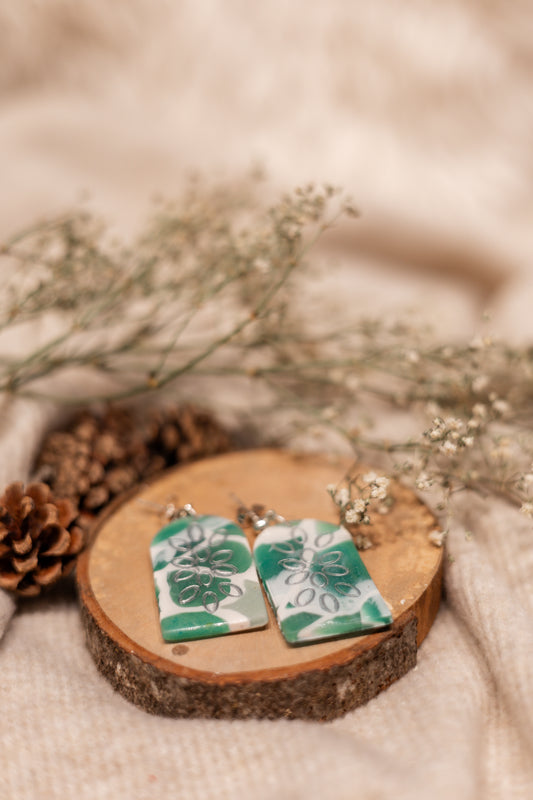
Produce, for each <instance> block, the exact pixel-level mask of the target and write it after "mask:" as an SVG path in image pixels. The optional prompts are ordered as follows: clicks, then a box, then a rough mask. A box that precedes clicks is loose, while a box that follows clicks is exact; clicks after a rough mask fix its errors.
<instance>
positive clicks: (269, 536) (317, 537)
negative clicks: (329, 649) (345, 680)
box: [254, 519, 392, 645]
mask: <svg viewBox="0 0 533 800" xmlns="http://www.w3.org/2000/svg"><path fill="white" fill-rule="evenodd" d="M254 558H255V562H256V566H257V570H258V572H259V576H260V578H261V580H262V582H263V585H264V587H265V590H266V592H267V594H268V597H269V599H270V602H271V604H272V607H273V609H274V611H275V614H276V619H277V621H278V624H279V627H280V629H281V632H282V634H283V636H284V637H285V639H286V641H287V642H289V644H293V645H296V644H308V643H311V642H316V641H320V640H322V639H329V638H332V637H337V636H347V635H350V634H355V633H362V632H367V631H371V630H376V629H379V628H384V627H386V626H387V625H390V624H391V622H392V615H391V612H390V609H389V607H388V605H387V603H386V602H385V600H384V599H383V597H382V596H381V595H380V593H379V591H378V589H377V587H376V585H375V584H374V582H373V580H372V579H371V577H370V575H369V573H368V570H367V569H366V567H365V565H364V564H363V561H362V559H361V556H360V555H359V553H358V552H357V549H356V547H355V545H354V543H353V540H352V537H351V536H350V534H349V533H348V531H347V530H346V529H345V528H343V527H342V526H339V525H334V524H332V523H330V522H322V521H320V520H316V519H301V520H291V521H290V522H286V523H283V524H278V525H273V526H272V527H270V528H267V529H266V530H265V531H263V533H261V534H260V535H259V536H258V537H257V539H256V542H255V545H254Z"/></svg>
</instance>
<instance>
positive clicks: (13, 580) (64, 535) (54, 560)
mask: <svg viewBox="0 0 533 800" xmlns="http://www.w3.org/2000/svg"><path fill="white" fill-rule="evenodd" d="M84 543H85V532H84V529H83V528H82V527H81V524H80V520H79V519H78V512H77V510H76V507H75V506H74V505H73V504H72V503H71V502H70V501H69V500H66V499H56V498H54V497H53V496H52V492H51V491H50V488H49V487H48V486H46V484H44V483H31V484H29V485H28V486H27V487H26V488H24V485H23V484H22V483H20V482H17V483H11V484H10V485H9V486H8V487H7V488H6V490H5V491H4V494H3V495H2V496H1V497H0V587H1V588H2V589H10V590H12V591H15V592H16V593H17V594H19V595H21V596H23V597H34V596H36V595H38V594H39V593H40V591H41V589H42V588H43V587H45V586H50V585H51V584H52V583H55V582H56V581H57V580H58V579H59V578H60V577H61V576H62V575H66V574H67V573H68V572H70V570H71V569H72V567H73V566H74V564H75V560H76V556H77V554H78V553H79V552H80V550H81V549H82V547H83V545H84Z"/></svg>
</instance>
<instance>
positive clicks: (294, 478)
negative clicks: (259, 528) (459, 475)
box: [77, 450, 442, 720]
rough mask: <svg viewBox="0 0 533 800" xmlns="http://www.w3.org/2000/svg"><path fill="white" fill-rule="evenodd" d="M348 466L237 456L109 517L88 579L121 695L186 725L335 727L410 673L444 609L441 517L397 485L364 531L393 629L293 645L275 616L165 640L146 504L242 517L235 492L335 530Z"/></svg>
mask: <svg viewBox="0 0 533 800" xmlns="http://www.w3.org/2000/svg"><path fill="white" fill-rule="evenodd" d="M348 467H349V462H347V461H346V460H343V459H340V458H337V457H328V456H323V455H322V456H315V455H295V454H293V453H287V452H283V451H278V450H249V451H244V452H236V453H230V454H227V455H223V456H218V457H215V458H209V459H205V460H203V461H198V462H195V463H192V464H189V465H187V466H184V467H181V468H178V469H176V470H172V471H170V472H168V473H165V474H164V475H163V476H162V477H159V478H158V479H157V480H156V481H155V482H153V483H152V484H151V485H148V486H146V485H144V486H143V487H140V490H139V491H138V493H136V494H135V495H130V496H129V497H128V498H127V499H126V500H125V501H123V502H122V503H121V504H120V505H118V506H116V507H115V508H113V509H110V510H109V511H108V512H107V513H106V514H105V515H104V516H103V517H102V518H101V519H100V520H99V522H98V524H97V527H96V530H95V535H94V539H93V542H92V546H91V547H90V548H89V549H87V550H86V551H85V552H84V553H83V554H82V556H81V557H80V559H79V562H78V569H77V580H78V587H79V593H80V600H81V606H82V610H83V618H84V622H85V627H86V631H87V639H88V646H89V649H90V651H91V653H92V655H93V657H94V659H95V661H96V664H97V666H98V668H99V669H100V671H101V672H102V673H103V674H104V675H105V677H106V678H108V680H109V681H110V682H111V683H112V684H113V686H114V687H115V688H116V689H117V691H119V692H120V693H121V694H122V695H124V696H125V697H127V698H128V699H129V700H131V701H133V702H134V703H136V704H137V705H138V706H140V707H141V708H144V709H145V710H147V711H150V712H153V713H157V714H165V715H169V716H175V717H225V718H232V717H240V718H243V717H268V718H276V717H288V718H302V719H320V720H326V719H332V718H334V717H337V716H339V715H341V714H343V713H345V712H346V711H348V710H349V709H352V708H354V707H355V706H358V705H360V704H362V703H364V702H366V701H367V700H369V699H370V698H372V697H374V696H375V695H376V694H377V693H378V692H380V691H381V690H382V689H385V688H386V687H387V686H389V685H390V684H391V683H392V682H393V681H395V680H397V679H398V678H400V677H401V676H402V675H404V674H405V673H406V672H407V671H408V670H409V669H411V667H413V666H414V665H415V664H416V654H417V646H418V645H420V643H421V642H422V640H423V639H424V637H425V636H426V634H427V633H428V631H429V629H430V627H431V624H432V622H433V620H434V618H435V615H436V613H437V609H438V606H439V600H440V594H441V583H442V550H441V549H439V548H436V547H434V546H432V545H431V544H430V543H429V542H428V533H429V532H430V531H431V530H432V529H433V528H434V527H435V526H436V522H435V519H434V517H433V516H432V514H431V513H430V512H429V510H428V509H427V508H426V507H425V506H424V505H423V504H422V503H421V502H420V501H419V500H418V499H417V498H416V496H415V495H414V494H413V492H411V491H410V490H408V489H406V488H404V487H402V486H399V485H394V486H393V489H392V494H393V496H394V498H395V503H394V505H393V507H392V509H391V511H390V512H389V513H388V514H386V515H383V516H380V515H379V514H375V515H374V521H373V523H372V525H371V526H369V528H365V533H367V532H368V533H369V534H370V535H371V537H372V539H373V541H374V543H375V546H374V547H373V548H372V549H370V550H366V551H364V552H363V553H361V556H362V558H363V560H364V562H365V564H366V566H367V568H368V570H369V572H370V575H371V576H372V578H373V580H374V582H375V584H376V585H377V587H378V589H379V591H380V592H381V594H382V596H383V597H384V598H385V600H386V601H387V602H388V603H389V605H390V606H391V608H392V611H393V619H394V622H393V624H392V626H391V627H390V628H389V629H387V630H384V631H380V632H378V633H373V634H367V635H362V636H361V635H360V636H353V637H349V638H343V639H337V640H330V641H327V642H321V643H318V644H312V645H307V646H301V647H291V646H289V645H288V644H286V642H285V640H284V639H283V637H282V636H281V633H280V631H279V629H278V626H277V624H276V622H275V620H274V617H273V615H272V613H271V609H270V607H269V612H270V619H269V624H268V626H267V627H266V628H264V629H262V630H256V631H248V632H245V633H235V634H231V635H226V636H219V637H216V638H213V639H201V640H197V641H190V642H187V643H186V644H185V643H180V644H172V643H166V642H165V641H164V640H163V639H162V637H161V633H160V627H159V615H158V609H157V604H156V598H155V592H154V582H153V577H152V567H151V561H150V557H149V544H150V541H151V539H152V537H153V536H154V535H155V533H156V532H157V530H158V529H159V528H160V527H161V526H162V524H164V520H163V518H162V516H161V515H159V514H158V513H157V511H154V510H153V509H151V508H150V507H149V506H147V505H146V504H144V503H140V502H138V501H139V499H142V500H147V501H150V502H151V503H159V504H162V505H165V504H167V503H168V502H175V503H177V504H179V505H182V504H184V503H192V504H193V506H194V507H195V508H196V509H197V511H198V513H215V514H220V515H221V516H226V517H228V518H229V519H234V518H235V510H236V503H235V500H234V495H238V496H239V497H240V498H241V499H242V500H243V501H245V502H246V503H247V504H252V503H254V502H261V503H264V504H266V505H267V506H269V507H272V508H275V509H276V510H277V511H278V512H279V513H282V514H283V515H284V516H285V517H286V518H288V519H290V518H293V519H294V518H297V519H300V518H302V517H315V518H317V519H323V520H326V521H330V522H337V521H338V518H337V515H336V509H335V507H334V504H333V503H332V501H331V499H330V497H329V495H328V494H327V492H326V486H327V485H328V484H330V483H337V482H338V481H339V480H340V479H341V478H342V476H343V475H344V473H345V472H346V469H347V468H348ZM250 539H253V536H252V535H251V534H250ZM267 605H268V604H267Z"/></svg>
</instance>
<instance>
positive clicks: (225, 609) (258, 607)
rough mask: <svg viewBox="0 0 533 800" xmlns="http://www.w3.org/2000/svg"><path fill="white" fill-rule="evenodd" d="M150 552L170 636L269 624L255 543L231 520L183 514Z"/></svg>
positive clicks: (180, 638) (195, 635)
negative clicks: (184, 515)
mask: <svg viewBox="0 0 533 800" xmlns="http://www.w3.org/2000/svg"><path fill="white" fill-rule="evenodd" d="M150 556H151V559H152V568H153V573H154V582H155V591H156V597H157V603H158V606H159V618H160V623H161V632H162V634H163V638H164V639H165V640H166V641H167V642H180V641H184V640H188V639H203V638H206V637H210V636H221V635H223V634H226V633H234V632H236V631H245V630H250V629H252V628H261V627H263V626H264V625H266V624H267V622H268V615H267V610H266V608H265V603H264V600H263V596H262V593H261V587H260V585H259V580H258V578H257V572H256V569H255V566H254V563H253V559H252V553H251V550H250V545H249V544H248V540H247V539H246V536H245V534H244V532H243V531H242V529H241V528H240V527H239V526H238V525H236V524H235V523H233V522H231V520H229V519H226V518H225V517H218V516H213V515H210V514H203V515H198V516H194V517H186V518H183V519H177V520H175V521H174V522H171V523H169V524H168V525H165V527H164V528H161V530H160V531H158V533H157V534H156V535H155V536H154V538H153V540H152V543H151V545H150Z"/></svg>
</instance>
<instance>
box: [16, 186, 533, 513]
mask: <svg viewBox="0 0 533 800" xmlns="http://www.w3.org/2000/svg"><path fill="white" fill-rule="evenodd" d="M353 213H355V212H354V211H353V209H352V207H351V205H350V203H348V202H347V201H346V200H345V199H344V198H343V196H342V194H341V193H339V192H338V191H337V190H335V189H332V188H331V187H326V188H324V189H317V188H315V187H313V186H307V187H303V188H299V189H297V190H295V191H294V192H292V193H290V194H287V195H286V196H283V197H282V198H281V199H280V200H279V202H277V203H276V204H275V205H274V206H272V207H271V208H270V209H265V208H264V207H263V206H262V204H261V202H259V201H258V200H257V192H256V191H255V190H253V189H251V188H250V186H248V185H243V186H241V187H239V188H238V189H235V188H231V189H230V188H228V187H227V186H226V187H222V188H215V189H206V188H205V187H202V185H201V184H199V183H196V184H193V185H192V186H191V187H190V189H189V190H188V191H187V193H186V194H185V196H184V197H182V198H181V200H180V201H179V202H177V203H175V204H172V205H171V204H166V205H161V206H159V207H158V209H157V210H156V212H155V214H154V215H153V216H152V218H151V219H150V220H149V222H148V224H147V226H146V229H145V230H144V231H143V232H142V233H141V235H140V236H139V237H138V238H137V239H136V240H135V241H134V242H132V243H131V244H130V245H128V246H123V245H117V244H114V243H113V242H112V241H111V239H110V235H109V233H108V231H107V229H106V226H105V225H103V224H102V223H100V222H98V221H96V220H95V219H94V218H93V217H91V216H89V215H86V214H73V215H67V216H65V217H62V218H59V219H55V220H51V221H48V222H45V223H42V224H39V225H35V226H33V227H32V228H31V229H29V230H26V231H22V232H20V233H18V234H17V235H15V236H13V237H12V238H11V239H10V240H9V241H7V242H5V243H4V245H3V246H2V247H0V270H1V274H2V280H3V292H2V298H1V300H0V353H2V356H1V357H0V391H3V392H5V393H14V394H18V395H22V396H31V397H54V399H56V400H61V401H64V402H77V403H79V402H80V400H81V399H83V401H84V402H86V401H87V400H92V399H118V398H125V397H132V396H135V395H142V394H148V393H154V392H158V391H160V390H161V389H162V388H163V387H168V386H170V385H171V384H174V385H175V387H176V389H175V390H176V391H179V389H178V387H179V381H180V380H181V379H182V378H184V377H186V376H196V377H197V378H201V377H203V376H208V377H209V379H210V380H211V382H212V381H213V379H218V380H219V382H220V385H221V386H222V385H224V384H225V383H226V382H227V381H228V380H230V379H232V378H235V379H237V380H240V381H241V382H244V383H245V384H246V386H248V385H250V384H251V385H252V386H253V387H255V388H256V390H257V391H255V392H254V397H265V398H267V399H266V400H265V403H264V407H263V408H261V409H260V410H259V411H258V412H257V414H256V419H261V420H262V419H263V418H264V417H263V415H266V414H267V413H269V414H271V413H275V414H280V413H281V416H282V419H283V422H282V423H281V422H280V424H279V425H278V428H277V430H278V436H277V441H286V440H287V439H290V438H291V437H295V436H298V435H299V433H300V432H302V431H306V432H307V433H309V432H312V433H313V435H315V434H317V435H318V434H319V433H320V431H323V430H327V431H330V432H333V433H334V434H335V435H338V436H339V437H341V438H342V440H343V441H344V442H348V443H349V445H350V446H351V448H352V450H353V452H354V455H357V457H358V458H361V459H363V460H364V459H367V460H368V456H371V457H372V458H373V459H374V460H375V461H376V462H378V463H381V464H382V467H383V469H384V471H385V472H386V473H387V474H389V475H391V476H395V477H399V478H401V479H402V480H407V481H409V482H410V483H411V484H412V485H413V486H414V487H416V489H417V490H418V491H420V492H426V491H428V492H432V493H434V492H435V491H436V490H440V492H441V495H442V500H441V502H440V507H441V508H444V506H445V504H446V502H447V500H448V499H449V497H450V496H451V495H452V494H453V493H454V492H456V491H459V490H462V489H473V490H475V491H477V492H479V493H482V494H488V493H491V494H496V495H499V496H503V497H505V498H507V499H508V500H511V501H512V502H514V503H516V504H517V505H518V507H520V508H521V510H522V512H523V513H524V514H525V515H526V516H530V515H531V508H532V505H533V479H532V478H531V475H533V468H532V461H533V349H532V348H531V347H529V346H523V347H519V346H511V345H509V344H507V343H506V342H503V341H499V340H498V339H496V338H495V337H494V336H492V335H491V334H490V332H486V331H481V333H480V334H479V335H478V336H476V337H475V338H474V339H473V340H472V341H467V342H460V341H442V340H440V339H439V338H437V337H435V335H434V334H433V332H432V331H431V329H430V328H429V327H428V326H427V325H426V326H423V325H414V324H413V323H412V322H410V321H406V320H403V319H401V318H399V319H398V320H392V321H391V320H390V319H389V318H384V319H376V318H369V317H364V316H360V317H357V318H355V319H354V320H353V322H351V323H350V324H348V325H345V326H341V325H339V323H338V320H336V319H333V320H332V321H331V325H330V327H329V329H328V328H327V327H325V326H322V325H321V327H320V329H319V332H317V331H318V329H317V328H316V326H313V325H310V324H308V322H309V320H307V322H306V321H305V319H304V318H303V317H304V316H305V314H304V311H297V308H298V307H299V306H298V302H297V300H298V299H299V296H300V295H299V292H300V291H301V286H302V280H305V278H306V276H307V272H306V268H307V267H306V265H307V256H308V253H309V250H310V248H311V247H312V245H313V243H314V242H315V241H316V239H317V238H318V237H319V236H320V235H321V234H322V233H323V232H324V231H325V230H326V229H327V228H328V227H330V226H331V225H333V224H334V222H335V221H336V220H337V219H338V218H339V216H342V215H346V214H348V215H352V214H353ZM297 275H299V276H300V277H299V283H298V282H297V281H296V277H297ZM315 278H316V276H315ZM313 313H314V315H315V316H317V315H320V309H319V308H314V309H313ZM347 316H349V315H347ZM351 317H352V318H353V314H352V315H351ZM321 321H325V315H323V316H322V317H321ZM28 341H30V342H31V344H30V345H28V346H27V347H25V348H22V349H21V347H19V345H18V343H19V342H28ZM80 371H81V372H82V373H83V374H85V373H89V374H92V375H94V376H95V377H96V378H98V379H99V380H100V381H101V383H99V384H98V386H99V387H100V388H99V389H98V390H97V391H95V392H94V394H93V395H92V396H89V397H87V395H86V386H87V385H89V384H87V382H85V383H83V384H80V385H83V386H84V394H83V398H80V397H79V396H74V389H73V387H75V386H76V385H78V380H77V378H78V377H79V373H80ZM71 374H74V375H75V376H76V381H74V380H71V381H70V382H69V383H68V384H67V388H63V389H60V388H58V386H59V387H60V386H61V385H62V384H61V382H57V381H55V380H51V379H52V378H53V379H55V378H56V377H61V376H65V375H71ZM102 379H105V380H103V382H102ZM212 386H213V383H211V388H210V390H209V391H210V396H211V397H212V398H213V402H214V403H216V402H217V392H216V389H213V388H212ZM102 387H103V388H102ZM204 400H205V398H204ZM377 404H379V406H380V408H381V409H382V410H383V411H387V409H389V410H391V411H393V412H394V414H396V415H401V414H403V415H405V417H406V418H409V420H410V421H411V425H410V429H411V431H412V430H413V429H414V430H415V431H416V430H418V433H415V434H413V433H412V432H411V434H410V435H409V436H404V435H402V434H399V435H398V436H397V437H396V438H391V437H390V435H389V438H387V439H384V438H383V437H381V436H379V435H377V434H374V433H373V427H372V426H373V416H374V411H375V407H376V405H377ZM413 421H414V422H415V423H416V425H413V424H412V423H413ZM378 477H379V476H378ZM345 488H348V487H345ZM362 488H363V492H362V494H361V493H359V494H358V495H357V496H356V495H355V494H352V495H351V496H350V495H349V497H348V503H345V502H344V500H346V497H345V496H344V495H342V496H340V499H341V500H342V501H343V502H342V503H340V502H339V503H338V504H339V506H340V507H342V508H344V509H345V512H347V513H348V518H349V519H350V520H352V521H353V522H352V523H351V524H359V525H360V524H364V522H365V518H366V517H368V504H370V503H373V504H374V505H375V506H376V509H377V510H378V511H379V509H378V506H380V504H381V506H382V507H383V508H384V509H385V510H386V507H387V506H386V503H385V504H384V496H385V497H386V496H387V491H386V487H385V485H384V484H380V483H379V482H376V481H369V482H368V483H367V485H366V488H365V487H362ZM335 491H336V492H338V489H336V490H335ZM359 500H361V501H362V503H363V505H364V506H365V507H364V508H363V505H361V504H360V503H359V502H356V501H359ZM350 503H351V505H350ZM365 504H366V505H365Z"/></svg>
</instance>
